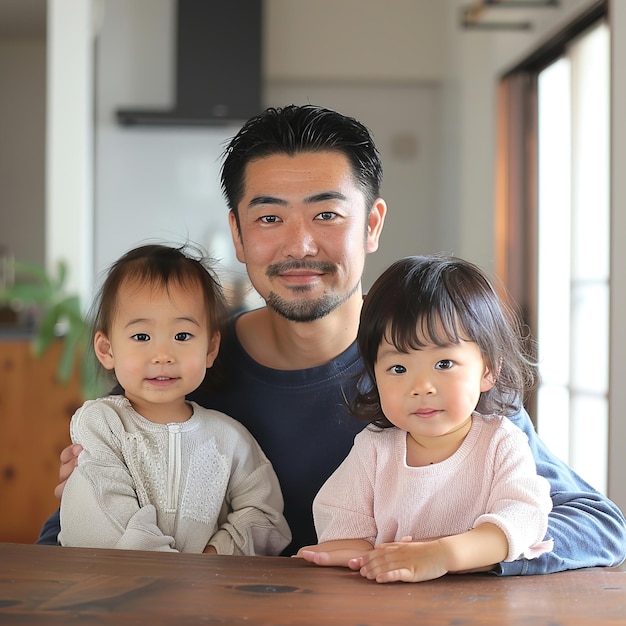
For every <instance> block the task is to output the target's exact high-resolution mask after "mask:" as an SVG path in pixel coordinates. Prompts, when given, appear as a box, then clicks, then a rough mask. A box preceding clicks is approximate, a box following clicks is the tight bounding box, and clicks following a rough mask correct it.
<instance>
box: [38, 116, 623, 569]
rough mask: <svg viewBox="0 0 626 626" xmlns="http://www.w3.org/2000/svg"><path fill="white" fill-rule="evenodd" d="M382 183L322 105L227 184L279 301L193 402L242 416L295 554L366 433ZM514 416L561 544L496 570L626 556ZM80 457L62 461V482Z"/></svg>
mask: <svg viewBox="0 0 626 626" xmlns="http://www.w3.org/2000/svg"><path fill="white" fill-rule="evenodd" d="M381 180H382V166H381V163H380V158H379V155H378V151H377V149H376V146H375V145H374V142H373V140H372V138H371V136H370V133H369V132H368V130H367V129H366V128H365V127H364V126H363V125H362V124H360V123H359V122H357V121H356V120H354V119H352V118H349V117H345V116H343V115H341V114H339V113H336V112H334V111H330V110H327V109H322V108H319V107H315V106H288V107H285V108H283V109H268V110H267V111H265V112H264V113H262V114H261V115H259V116H257V117H255V118H252V119H251V120H249V121H248V122H247V123H246V124H245V125H244V126H243V127H242V129H241V130H240V131H239V133H238V134H237V135H236V136H235V137H234V138H233V140H232V141H231V143H230V144H229V146H228V148H227V149H226V151H225V159H224V164H223V168H222V189H223V191H224V194H225V196H226V198H227V201H228V205H229V208H230V214H229V220H230V227H231V231H232V237H233V242H234V245H235V249H236V253H237V258H238V259H239V260H240V261H241V262H243V263H245V265H246V270H247V272H248V275H249V277H250V280H251V282H252V284H253V285H254V287H255V288H256V290H257V291H258V292H259V294H260V295H261V296H262V297H263V299H264V300H265V302H266V306H265V307H263V308H260V309H257V310H255V311H251V312H247V313H244V314H242V315H240V316H239V317H237V318H236V319H234V320H232V322H231V324H230V326H229V328H228V329H227V330H226V332H225V333H224V336H223V340H222V347H221V349H220V357H219V359H218V360H219V369H220V370H221V371H222V373H223V374H224V376H223V380H224V382H223V384H222V385H221V386H220V385H218V382H219V381H218V379H219V376H218V375H217V374H218V373H219V372H218V371H217V370H216V369H215V368H214V370H215V371H214V370H209V372H208V374H207V379H206V380H205V384H204V385H203V387H202V388H201V389H200V390H199V392H198V393H196V394H194V399H195V400H196V401H198V402H199V403H201V404H206V405H207V406H211V407H213V408H216V409H219V410H221V411H223V412H224V413H227V414H229V415H231V416H232V417H234V418H236V419H238V420H240V421H241V422H242V423H243V424H244V425H245V426H246V427H247V428H248V429H249V430H250V431H251V432H252V434H253V435H254V436H255V437H256V439H257V440H258V442H259V444H260V445H261V447H262V448H263V450H264V451H265V453H266V454H267V456H268V457H269V459H270V460H271V461H272V463H273V465H274V469H275V470H276V473H277V475H278V478H279V481H280V484H281V488H282V490H283V496H284V499H285V517H286V518H287V521H288V522H289V525H290V527H291V530H292V533H293V541H292V544H291V546H290V547H288V548H287V550H286V551H285V554H294V553H295V552H296V551H297V550H298V548H300V547H301V546H304V545H310V544H313V543H316V537H315V532H314V528H313V520H312V512H311V504H312V501H313V497H314V496H315V494H316V493H317V490H318V489H319V488H320V487H321V485H322V484H323V482H324V481H325V480H326V478H327V477H328V476H329V475H330V474H331V473H332V472H333V471H334V469H335V468H336V467H337V466H338V465H339V463H340V462H341V461H342V460H343V458H344V457H345V456H346V455H347V453H348V451H349V449H350V447H351V445H352V441H353V438H354V435H355V434H356V433H357V432H358V431H359V430H361V429H362V428H363V426H364V425H363V423H362V422H358V421H357V420H356V419H355V418H353V417H351V416H350V414H349V411H348V410H347V405H348V403H349V402H350V401H351V400H352V398H353V396H354V393H355V391H356V388H357V384H358V383H359V374H360V372H361V367H362V364H361V360H360V358H359V355H358V352H357V349H356V345H355V338H356V334H357V329H358V324H359V315H360V310H361V303H362V288H361V275H362V272H363V267H364V263H365V258H366V255H367V254H369V253H370V252H374V251H375V250H376V249H377V247H378V241H379V237H380V234H381V231H382V228H383V224H384V220H385V214H386V211H387V207H386V205H385V202H384V200H382V199H381V198H380V197H379V191H380V184H381ZM511 419H512V421H513V422H514V423H515V424H517V425H518V426H519V427H520V428H522V430H524V432H526V434H527V435H528V437H529V441H530V445H531V448H532V450H533V454H534V456H535V460H536V463H537V469H538V472H539V473H540V474H541V475H542V476H545V477H546V478H547V479H548V480H549V481H550V484H551V493H552V499H553V504H554V508H553V511H552V513H551V515H550V523H549V529H548V535H549V536H550V537H552V538H553V539H554V545H555V548H554V551H552V552H550V553H547V554H545V555H542V556H541V557H539V558H537V559H533V560H531V561H528V560H521V561H515V562H513V563H501V564H494V568H493V569H494V571H495V572H496V573H499V574H506V575H509V574H534V573H547V572H554V571H559V570H564V569H572V568H579V567H588V566H598V565H615V564H617V563H619V562H621V561H622V560H623V559H624V557H625V551H626V522H625V520H624V517H623V515H622V513H621V512H620V511H619V509H618V508H617V507H616V506H615V505H614V504H613V503H612V502H610V501H609V500H607V499H606V498H604V497H603V496H602V495H600V494H599V493H597V492H596V491H594V490H593V489H592V488H591V487H589V485H587V484H586V483H585V482H584V481H582V480H581V479H580V478H579V477H578V476H576V474H574V472H572V470H570V469H569V468H568V467H567V466H566V465H564V464H563V463H561V462H560V461H559V460H558V459H556V458H555V457H554V456H553V455H552V454H551V453H550V452H549V451H548V450H547V449H546V448H545V446H544V445H543V444H542V442H541V441H540V440H539V439H538V437H537V435H536V433H535V432H534V430H533V427H532V424H531V422H530V420H529V418H528V415H527V414H526V413H525V411H523V410H522V411H520V412H519V413H518V414H517V415H515V416H513V417H512V418H511ZM78 450H79V449H77V448H76V447H70V448H67V449H66V450H64V452H63V453H62V457H61V459H62V463H63V465H62V467H61V472H60V477H61V480H62V481H63V480H64V479H66V478H67V476H68V475H69V474H70V473H71V470H72V469H73V468H74V466H75V464H76V456H75V455H76V454H77V452H78ZM62 487H63V483H61V485H59V487H57V490H56V491H57V495H60V494H61V491H62ZM441 497H446V494H442V495H441ZM58 530H59V529H58V517H57V518H56V520H55V516H53V517H52V518H51V519H50V520H48V522H47V523H46V526H44V529H43V531H42V536H41V537H40V540H39V542H40V543H56V535H57V533H58Z"/></svg>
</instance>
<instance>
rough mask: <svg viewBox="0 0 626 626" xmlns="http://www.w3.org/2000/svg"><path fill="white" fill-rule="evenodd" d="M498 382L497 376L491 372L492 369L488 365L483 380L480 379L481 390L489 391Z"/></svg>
mask: <svg viewBox="0 0 626 626" xmlns="http://www.w3.org/2000/svg"><path fill="white" fill-rule="evenodd" d="M495 384H496V377H495V376H494V375H493V374H492V373H491V370H490V369H489V368H488V367H486V368H485V371H484V373H483V377H482V380H481V381H480V392H481V393H483V392H484V391H489V390H490V389H492V388H493V386H494V385H495Z"/></svg>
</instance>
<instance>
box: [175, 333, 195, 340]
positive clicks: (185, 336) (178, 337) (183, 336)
mask: <svg viewBox="0 0 626 626" xmlns="http://www.w3.org/2000/svg"><path fill="white" fill-rule="evenodd" d="M192 337H193V335H192V334H191V333H176V334H175V335H174V339H175V340H176V341H189V340H190V339H191V338H192Z"/></svg>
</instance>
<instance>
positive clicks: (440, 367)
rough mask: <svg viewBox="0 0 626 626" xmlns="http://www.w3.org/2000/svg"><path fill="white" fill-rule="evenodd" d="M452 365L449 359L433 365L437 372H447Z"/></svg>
mask: <svg viewBox="0 0 626 626" xmlns="http://www.w3.org/2000/svg"><path fill="white" fill-rule="evenodd" d="M452 365H453V363H452V361H451V360H450V359H442V360H441V361H439V363H437V365H435V369H438V370H449V369H450V368H451V367H452Z"/></svg>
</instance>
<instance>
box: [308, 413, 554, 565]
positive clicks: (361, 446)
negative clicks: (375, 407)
mask: <svg viewBox="0 0 626 626" xmlns="http://www.w3.org/2000/svg"><path fill="white" fill-rule="evenodd" d="M406 437H407V433H406V432H405V431H403V430H400V429H398V428H388V429H385V430H382V431H381V430H378V429H375V430H372V427H369V428H367V429H365V430H364V431H363V432H361V433H359V434H358V435H357V436H356V438H355V440H354V447H353V448H352V450H351V452H350V454H349V455H348V457H347V458H346V460H345V461H344V462H343V463H342V465H340V466H339V468H338V469H337V470H336V471H335V473H334V474H332V476H330V478H329V479H328V481H327V482H326V483H325V484H324V485H323V486H322V488H321V490H320V491H319V493H318V494H317V497H316V498H315V501H314V503H313V514H314V518H315V527H316V531H317V535H318V540H319V541H320V542H322V541H329V540H332V539H353V538H360V539H367V540H368V541H370V542H371V543H372V544H374V545H376V544H379V543H382V542H388V541H399V540H400V539H401V538H403V537H407V536H410V537H412V538H413V540H415V541H417V540H428V539H435V538H438V537H442V536H446V535H456V534H459V533H462V532H465V531H467V530H470V529H471V528H474V527H476V526H478V525H479V524H482V523H485V522H490V523H492V524H495V525H496V526H498V527H500V528H501V529H502V530H503V532H504V533H505V534H506V537H507V539H508V543H509V552H508V555H507V558H506V560H507V561H513V560H516V559H519V558H522V557H526V558H532V557H534V556H537V555H538V554H541V553H542V552H545V551H548V550H550V549H551V548H552V542H550V541H546V542H542V540H543V538H544V535H545V533H546V529H547V524H548V513H549V512H550V509H551V508H552V501H551V499H550V487H549V483H548V481H547V480H545V479H544V478H542V477H540V476H538V475H537V473H536V468H535V462H534V459H533V456H532V453H531V451H530V448H529V446H528V439H527V437H526V435H525V434H524V433H523V432H522V431H521V430H520V429H518V428H517V427H516V426H514V425H513V424H512V423H511V422H510V421H509V420H508V419H506V418H501V417H497V416H489V417H485V416H481V415H479V414H477V413H475V414H474V416H473V420H472V426H471V429H470V431H469V433H468V435H467V436H466V438H465V440H464V442H463V443H462V445H461V447H460V448H459V449H458V450H457V452H456V453H455V454H453V455H452V456H451V457H450V458H448V459H446V460H445V461H443V462H441V463H435V464H433V465H428V466H426V467H409V466H408V465H407V464H406Z"/></svg>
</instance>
